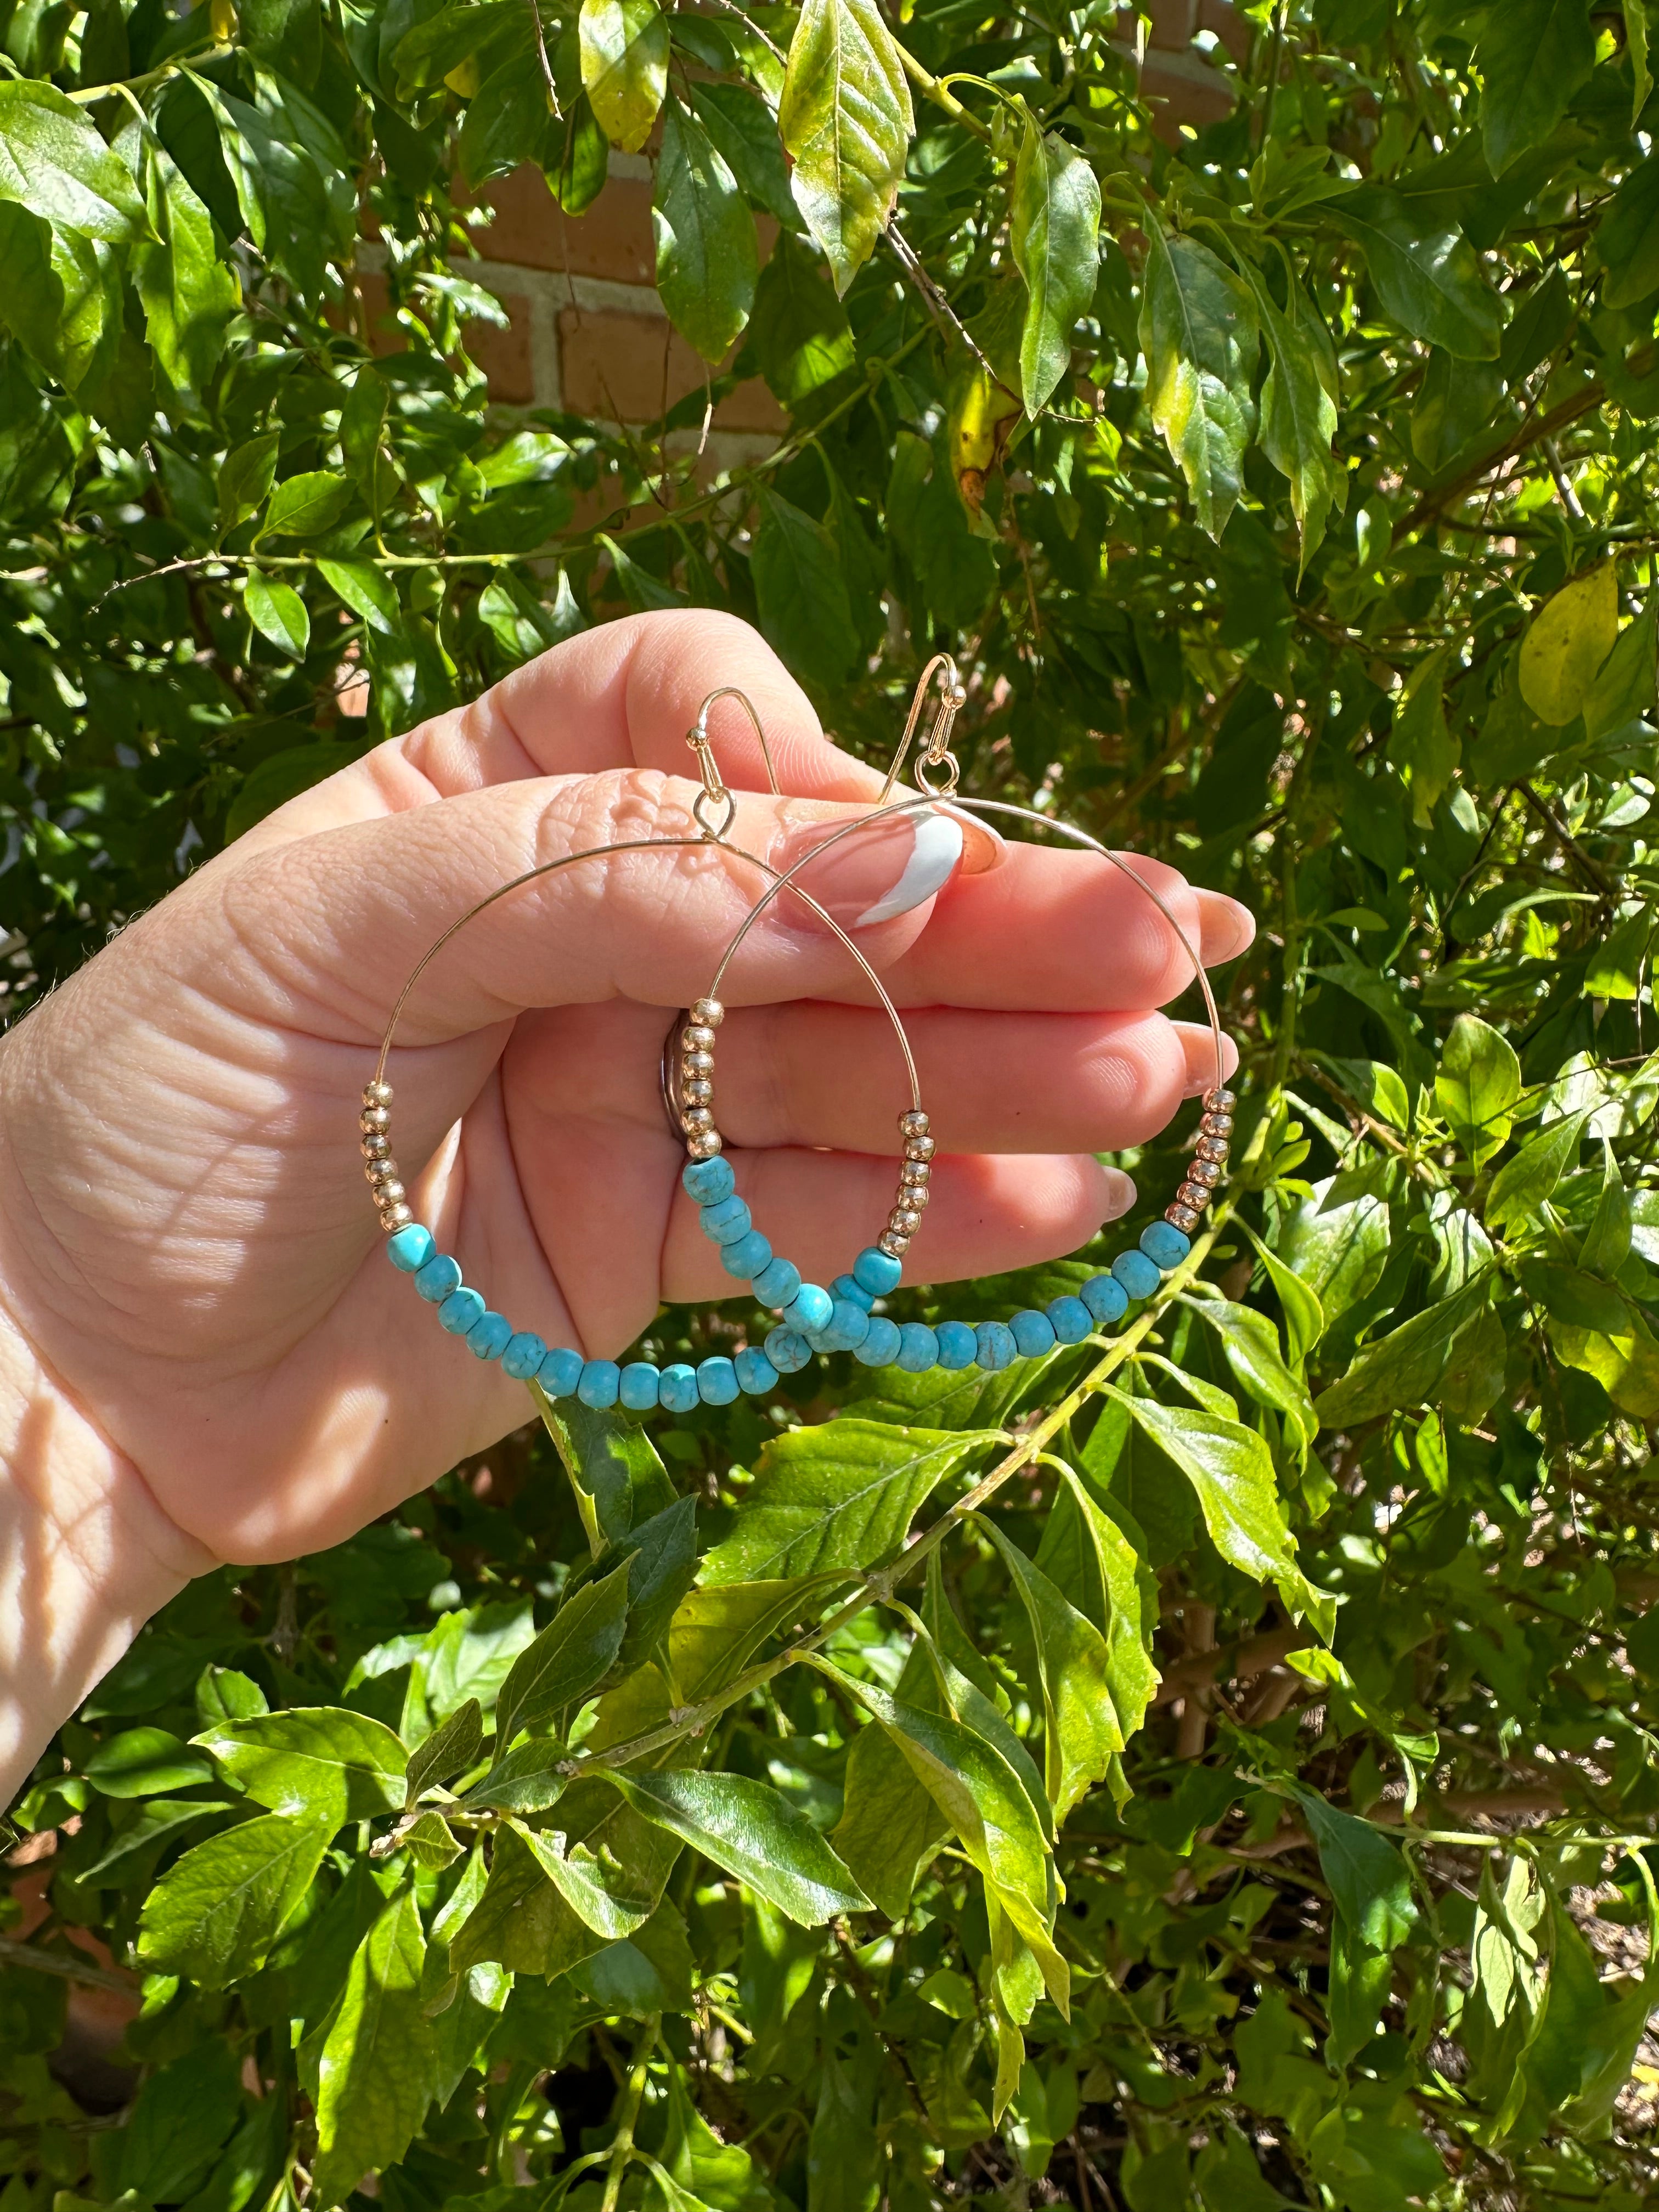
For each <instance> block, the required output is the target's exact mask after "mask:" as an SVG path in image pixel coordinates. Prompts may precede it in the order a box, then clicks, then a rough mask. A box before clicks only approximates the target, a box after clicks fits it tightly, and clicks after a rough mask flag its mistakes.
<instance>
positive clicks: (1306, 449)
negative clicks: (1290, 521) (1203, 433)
mask: <svg viewBox="0 0 1659 2212" xmlns="http://www.w3.org/2000/svg"><path fill="white" fill-rule="evenodd" d="M1243 268H1244V277H1245V281H1246V283H1248V284H1249V288H1250V291H1251V294H1252V295H1253V297H1254V299H1255V311H1256V313H1257V315H1258V317H1259V318H1260V319H1261V328H1262V331H1263V332H1264V333H1265V335H1266V337H1267V351H1268V354H1269V356H1270V362H1269V366H1268V369H1267V375H1266V377H1265V378H1264V379H1263V380H1262V385H1261V450H1262V452H1263V453H1266V455H1267V459H1269V460H1270V461H1271V462H1272V463H1273V466H1274V467H1275V468H1276V469H1277V470H1278V471H1279V474H1280V475H1281V476H1284V477H1288V478H1289V479H1290V485H1291V513H1292V514H1293V515H1294V516H1295V517H1296V523H1297V530H1298V532H1300V533H1301V539H1302V566H1303V567H1304V568H1306V567H1307V565H1308V562H1309V561H1310V559H1311V558H1312V556H1313V555H1314V553H1315V551H1316V550H1317V548H1318V546H1319V544H1320V543H1321V541H1322V539H1323V538H1324V535H1325V518H1326V516H1327V515H1328V513H1329V512H1330V507H1331V503H1332V501H1333V500H1334V499H1337V498H1338V497H1339V496H1340V495H1342V491H1343V485H1342V474H1341V471H1340V467H1339V466H1338V465H1337V464H1336V462H1335V461H1334V459H1333V458H1332V454H1331V441H1332V439H1333V438H1334V436H1335V435H1336V393H1335V390H1334V384H1335V379H1334V374H1332V372H1331V370H1330V369H1329V368H1328V365H1327V363H1328V357H1329V356H1330V354H1331V342H1330V335H1329V333H1328V331H1326V330H1324V329H1323V328H1322V325H1321V324H1320V321H1319V318H1318V316H1317V315H1316V313H1315V312H1314V308H1313V307H1312V304H1311V302H1310V301H1309V299H1308V296H1307V295H1306V294H1305V293H1304V290H1303V289H1302V287H1301V285H1300V284H1298V283H1296V281H1295V280H1294V278H1291V280H1290V292H1289V297H1288V300H1287V302H1286V310H1285V313H1283V314H1281V313H1279V307H1278V306H1277V304H1276V303H1275V301H1274V300H1273V295H1272V293H1271V292H1269V290H1268V289H1267V285H1266V283H1264V282H1263V280H1262V278H1261V275H1260V273H1259V271H1258V270H1256V269H1255V267H1254V266H1253V265H1252V264H1250V263H1249V262H1246V263H1245V264H1243Z"/></svg>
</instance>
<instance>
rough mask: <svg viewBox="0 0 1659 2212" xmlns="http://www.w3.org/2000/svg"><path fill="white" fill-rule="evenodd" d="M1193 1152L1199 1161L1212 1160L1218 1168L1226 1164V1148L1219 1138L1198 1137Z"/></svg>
mask: <svg viewBox="0 0 1659 2212" xmlns="http://www.w3.org/2000/svg"><path fill="white" fill-rule="evenodd" d="M1194 1150H1195V1151H1196V1152H1197V1154H1198V1157H1199V1158H1200V1159H1201V1160H1213V1161H1214V1162H1215V1164H1216V1165H1217V1166H1218V1167H1223V1166H1225V1164H1226V1159H1227V1147H1226V1145H1225V1143H1224V1141H1223V1140H1222V1139H1221V1138H1219V1137H1200V1139H1199V1140H1198V1143H1197V1145H1196V1146H1195V1147H1194Z"/></svg>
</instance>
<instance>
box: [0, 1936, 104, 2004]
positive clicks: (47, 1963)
mask: <svg viewBox="0 0 1659 2212" xmlns="http://www.w3.org/2000/svg"><path fill="white" fill-rule="evenodd" d="M0 1964H3V1965H5V1966H32V1967H33V1969H34V1971H35V1972H36V1973H38V1974H59V1975H61V1976H62V1977H63V1978H64V1980H65V1981H66V1982H85V1983H86V1984H87V1985H88V1988H90V1989H94V1990H118V1992H119V1994H120V1995H121V1996H124V1997H133V1996H137V1994H138V1985H137V1983H136V1982H135V1981H134V1980H133V1978H132V1977H131V1974H117V1973H112V1972H110V1971H109V1969H108V1968H107V1967H105V1966H94V1965H93V1964H92V1962H91V1960H88V1959H79V1958H76V1956H75V1954H73V1953H72V1952H68V1951H40V1950H37V1949H36V1948H35V1947H34V1945H33V1943H20V1942H16V1941H15V1938H13V1937H12V1936H0Z"/></svg>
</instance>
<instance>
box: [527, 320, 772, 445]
mask: <svg viewBox="0 0 1659 2212" xmlns="http://www.w3.org/2000/svg"><path fill="white" fill-rule="evenodd" d="M665 348H666V353H667V362H666V368H667V385H666V391H667V397H668V404H669V406H672V405H673V404H674V403H675V401H676V400H678V399H684V397H685V395H686V394H687V392H696V391H697V390H699V389H700V388H701V386H702V380H703V374H704V369H703V363H702V360H701V358H700V357H699V356H698V355H697V354H696V352H694V351H693V349H692V348H691V347H690V346H689V345H688V344H687V343H686V342H685V340H684V338H683V337H681V336H680V335H679V332H678V331H676V330H675V329H674V327H673V325H671V323H669V322H667V321H665V319H663V318H662V317H661V316H659V315H625V314H617V313H593V312H592V311H587V312H582V311H579V310H578V309H576V308H574V307H567V308H566V309H565V310H564V312H563V313H562V314H561V315H560V317H559V362H560V369H561V386H562V391H563V394H564V404H565V405H566V406H567V407H568V409H569V410H570V411H571V412H572V413H573V414H575V415H597V416H601V417H603V418H604V419H605V421H607V422H655V421H656V419H657V417H658V416H659V415H660V414H661V413H662V411H663V393H664V389H665V386H664V349H665ZM714 424H715V427H716V428H719V429H721V430H762V431H770V432H781V431H782V429H783V428H784V427H785V422H784V416H783V412H782V410H781V408H780V407H779V405H778V404H777V402H776V401H775V399H774V398H773V397H772V395H771V393H770V392H769V391H768V390H767V388H766V386H764V385H763V384H762V383H761V382H760V381H759V380H758V379H751V380H750V381H748V382H747V383H744V384H740V385H739V386H738V388H737V390H736V391H735V392H730V393H728V395H727V396H726V398H725V399H723V400H722V401H721V403H720V405H719V406H718V407H717V408H716V409H715V410H714Z"/></svg>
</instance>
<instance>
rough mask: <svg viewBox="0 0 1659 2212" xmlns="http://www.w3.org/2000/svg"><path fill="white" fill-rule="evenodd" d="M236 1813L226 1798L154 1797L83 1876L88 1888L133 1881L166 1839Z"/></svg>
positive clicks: (82, 1879) (123, 1885) (120, 1831)
mask: <svg viewBox="0 0 1659 2212" xmlns="http://www.w3.org/2000/svg"><path fill="white" fill-rule="evenodd" d="M231 1809H232V1808H231V1806H230V1804H229V1802H228V1800H226V1799H225V1798H222V1797H151V1798H149V1799H147V1800H146V1801H145V1803H144V1805H143V1809H142V1811H141V1812H140V1813H139V1814H138V1817H137V1820H133V1821H132V1822H131V1823H130V1824H129V1825H128V1826H126V1827H124V1828H122V1829H120V1830H119V1831H118V1832H117V1833H116V1834H115V1835H114V1836H113V1837H112V1838H111V1840H110V1842H109V1844H108V1846H107V1848H106V1850H103V1851H101V1852H100V1854H99V1856H98V1857H97V1858H95V1859H94V1861H93V1863H92V1864H91V1865H90V1866H89V1867H88V1869H87V1870H86V1872H85V1873H84V1874H83V1875H81V1876H80V1880H81V1881H83V1882H85V1883H86V1884H87V1885H88V1887H91V1888H96V1887H99V1885H100V1883H102V1884H103V1885H104V1886H105V1887H110V1888H114V1887H118V1886H120V1887H125V1884H126V1883H127V1882H129V1881H131V1879H132V1875H133V1872H134V1868H135V1865H136V1863H137V1862H138V1861H139V1860H141V1859H143V1857H145V1855H146V1854H147V1853H148V1852H149V1851H150V1850H152V1848H153V1847H154V1846H155V1845H156V1844H160V1843H161V1841H162V1840H163V1838H167V1837H176V1836H177V1835H178V1833H179V1830H180V1829H181V1828H188V1827H191V1826H193V1825H194V1824H195V1823H196V1822H197V1821H198V1820H208V1819H210V1818H211V1817H212V1816H214V1815H215V1814H220V1813H228V1812H229V1811H230V1810H231Z"/></svg>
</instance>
